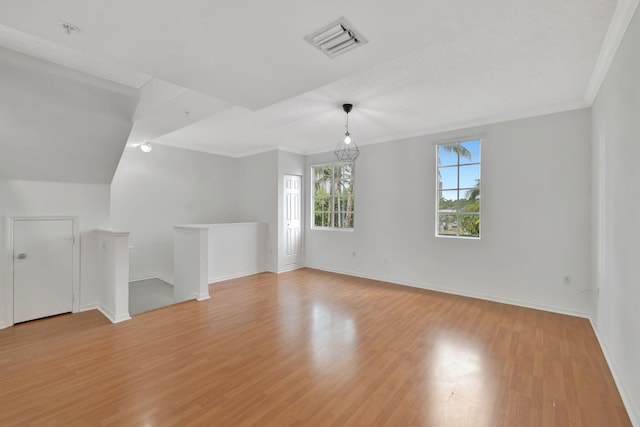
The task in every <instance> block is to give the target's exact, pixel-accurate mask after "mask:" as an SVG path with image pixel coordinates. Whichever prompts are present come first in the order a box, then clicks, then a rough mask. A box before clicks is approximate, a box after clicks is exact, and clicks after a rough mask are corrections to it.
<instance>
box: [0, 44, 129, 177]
mask: <svg viewBox="0 0 640 427" xmlns="http://www.w3.org/2000/svg"><path fill="white" fill-rule="evenodd" d="M0 75H1V78H0V153H1V154H0V179H25V180H39V181H60V182H81V183H96V184H109V183H110V182H111V179H112V177H113V174H114V172H115V170H116V167H117V165H118V161H119V160H120V156H121V154H122V150H123V148H124V146H125V143H126V141H127V138H128V136H129V131H130V129H131V117H132V115H133V111H134V109H135V107H136V104H137V97H138V94H137V91H136V90H133V89H131V88H129V87H126V86H122V85H119V84H116V83H113V82H110V81H107V80H103V79H99V78H96V77H92V76H89V75H87V74H85V73H80V72H77V71H72V70H70V69H68V68H65V67H61V66H58V65H55V64H52V63H49V62H46V61H42V60H40V59H35V58H33V57H30V56H27V55H23V54H20V53H17V52H14V51H11V50H7V49H4V48H0Z"/></svg>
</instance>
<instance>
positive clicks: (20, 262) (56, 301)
mask: <svg viewBox="0 0 640 427" xmlns="http://www.w3.org/2000/svg"><path fill="white" fill-rule="evenodd" d="M73 243H74V241H73V221H72V220H71V219H47V220H30V219H29V220H26V219H25V220H15V221H14V222H13V322H14V323H18V322H25V321H27V320H33V319H39V318H41V317H47V316H53V315H55V314H60V313H68V312H70V311H72V305H73Z"/></svg>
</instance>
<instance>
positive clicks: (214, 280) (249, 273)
mask: <svg viewBox="0 0 640 427" xmlns="http://www.w3.org/2000/svg"><path fill="white" fill-rule="evenodd" d="M265 271H266V270H254V271H246V272H243V273H234V274H226V275H224V276H217V277H209V279H208V280H209V284H211V283H217V282H224V281H225V280H231V279H238V278H240V277H246V276H252V275H254V274H258V273H264V272H265Z"/></svg>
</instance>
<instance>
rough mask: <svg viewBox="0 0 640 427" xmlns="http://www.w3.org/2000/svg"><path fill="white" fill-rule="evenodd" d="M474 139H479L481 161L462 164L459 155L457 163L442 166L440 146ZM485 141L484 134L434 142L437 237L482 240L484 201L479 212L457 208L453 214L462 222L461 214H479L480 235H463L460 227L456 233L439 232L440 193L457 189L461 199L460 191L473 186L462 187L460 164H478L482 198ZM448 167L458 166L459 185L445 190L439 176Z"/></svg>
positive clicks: (435, 230) (479, 188) (479, 189)
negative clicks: (442, 169) (440, 171)
mask: <svg viewBox="0 0 640 427" xmlns="http://www.w3.org/2000/svg"><path fill="white" fill-rule="evenodd" d="M473 141H478V144H479V147H478V148H479V151H478V156H479V161H478V162H472V163H464V164H460V157H459V156H458V162H457V164H455V165H447V166H440V164H439V163H440V162H439V159H440V154H439V148H440V147H441V146H443V145H451V144H463V143H465V142H473ZM484 142H485V137H484V135H471V136H465V137H460V138H452V139H447V140H444V141H438V142H436V143H435V144H434V148H435V152H436V156H435V221H434V222H435V227H434V232H435V237H439V238H445V239H464V240H480V239H481V238H482V205H483V203H482V201H480V207H479V209H478V212H477V213H476V212H461V211H460V208H459V207H458V208H456V212H455V213H452V214H451V215H455V216H456V219H457V221H456V222H457V223H460V216H461V215H464V214H467V215H477V216H478V217H479V218H480V230H478V235H477V236H465V235H461V234H459V233H460V230H459V228H457V229H456V234H440V233H439V226H440V215H441V212H440V209H439V208H440V193H441V192H443V191H457V192H458V200H460V192H461V191H468V190H471V189H472V188H467V187H460V166H473V165H477V166H478V179H479V180H480V182H479V185H478V191H479V194H480V198H482V146H483V145H484V144H483V143H484ZM446 167H456V172H457V182H458V184H457V187H456V188H455V189H447V190H443V189H441V188H439V182H440V177H439V169H441V168H446Z"/></svg>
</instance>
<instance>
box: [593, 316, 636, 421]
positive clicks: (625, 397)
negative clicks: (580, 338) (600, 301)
mask: <svg viewBox="0 0 640 427" xmlns="http://www.w3.org/2000/svg"><path fill="white" fill-rule="evenodd" d="M589 322H590V323H591V328H592V329H593V333H594V334H595V335H596V339H597V340H598V343H599V344H600V348H601V349H602V354H604V359H605V360H606V361H607V365H609V370H610V371H611V375H612V376H613V381H614V382H615V383H616V387H617V388H618V392H619V393H620V397H621V398H622V403H624V406H625V408H626V409H627V414H628V415H629V418H630V419H631V424H632V425H634V426H640V407H636V406H635V405H638V404H639V403H638V402H634V401H633V400H631V398H629V394H628V393H627V392H626V391H625V388H624V383H623V381H622V378H623V377H622V376H621V375H620V374H619V373H618V369H617V368H616V364H615V361H614V359H613V358H612V357H611V353H609V350H608V349H607V345H606V344H605V342H604V340H603V339H602V336H601V335H600V332H598V328H597V327H596V324H595V323H594V321H593V318H591V317H589Z"/></svg>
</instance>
